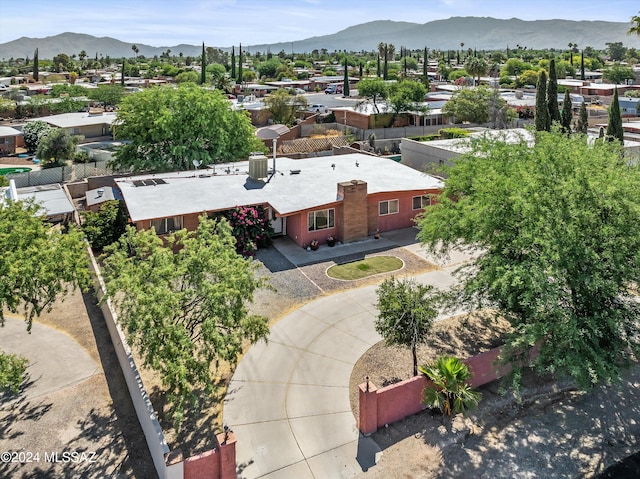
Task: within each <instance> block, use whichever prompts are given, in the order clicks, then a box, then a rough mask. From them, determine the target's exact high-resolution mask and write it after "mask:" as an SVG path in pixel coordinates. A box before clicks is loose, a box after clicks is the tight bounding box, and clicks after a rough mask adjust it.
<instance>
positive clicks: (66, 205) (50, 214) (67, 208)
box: [3, 180, 75, 224]
mask: <svg viewBox="0 0 640 479" xmlns="http://www.w3.org/2000/svg"><path fill="white" fill-rule="evenodd" d="M3 196H4V199H7V200H9V201H28V200H33V202H34V203H36V204H38V205H40V207H41V210H40V211H41V212H42V214H43V215H45V216H46V217H47V221H49V222H50V223H63V224H67V223H69V222H70V221H72V220H73V215H74V213H75V208H74V207H73V202H72V201H71V199H70V198H69V196H68V195H67V192H66V191H65V190H64V188H63V187H62V185H60V184H59V183H54V184H51V185H42V186H29V187H26V188H16V184H15V181H14V180H9V187H8V188H6V189H5V191H4V195H3Z"/></svg>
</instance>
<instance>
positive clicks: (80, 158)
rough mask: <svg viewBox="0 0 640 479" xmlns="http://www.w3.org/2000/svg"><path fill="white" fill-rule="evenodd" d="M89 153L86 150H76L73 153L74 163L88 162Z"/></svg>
mask: <svg viewBox="0 0 640 479" xmlns="http://www.w3.org/2000/svg"><path fill="white" fill-rule="evenodd" d="M89 161H90V158H89V154H88V153H87V152H86V151H76V152H75V153H74V154H73V162H74V163H89Z"/></svg>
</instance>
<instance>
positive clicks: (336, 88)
mask: <svg viewBox="0 0 640 479" xmlns="http://www.w3.org/2000/svg"><path fill="white" fill-rule="evenodd" d="M324 92H325V94H327V95H335V94H336V93H342V83H334V84H332V85H329V86H328V87H327V89H326V90H325V91H324Z"/></svg>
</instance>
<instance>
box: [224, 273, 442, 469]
mask: <svg viewBox="0 0 640 479" xmlns="http://www.w3.org/2000/svg"><path fill="white" fill-rule="evenodd" d="M416 279H417V280H418V281H420V282H423V283H428V284H434V285H437V286H438V287H440V288H446V287H449V286H450V285H451V284H453V283H454V282H455V280H454V278H453V276H451V274H450V273H449V272H447V271H446V270H438V271H432V272H429V273H425V274H423V275H420V276H418V277H416ZM376 301H377V296H376V286H368V287H364V288H360V289H354V290H349V291H346V292H343V293H337V294H333V295H331V296H325V297H322V298H320V299H317V300H315V301H312V302H310V303H308V304H306V305H304V306H303V307H301V308H299V309H298V310H295V311H293V312H292V313H290V314H288V315H287V316H285V317H284V318H283V319H281V320H280V321H279V322H278V323H277V324H276V325H275V326H274V327H273V328H272V329H271V334H270V336H269V342H268V343H259V344H257V345H255V346H253V347H252V348H250V349H249V351H248V352H247V354H245V356H244V357H243V358H242V360H241V361H240V363H239V365H238V367H237V369H236V371H235V374H234V375H233V378H232V380H231V383H230V385H229V388H228V392H227V396H226V398H225V405H224V421H225V424H227V425H228V426H229V427H230V428H231V429H232V430H233V431H234V432H235V435H236V438H237V441H238V442H237V448H236V453H237V456H236V463H237V465H238V470H239V477H241V478H244V479H254V478H268V479H284V478H296V479H313V478H315V479H320V478H347V477H353V476H355V475H356V474H357V473H359V472H361V471H362V470H366V468H367V467H368V466H372V465H373V464H374V462H373V457H374V455H375V452H376V451H375V448H376V447H377V446H375V444H374V443H373V441H371V440H369V439H366V438H361V437H359V432H358V429H357V427H356V421H355V418H354V416H353V413H352V412H351V407H350V404H349V379H350V376H351V372H352V370H353V366H354V364H355V363H356V362H357V360H358V359H359V358H360V356H362V354H364V352H365V351H367V350H368V349H369V348H370V347H371V346H373V345H374V344H376V343H377V342H379V341H380V340H381V339H382V338H381V336H380V335H379V334H378V333H377V332H376V331H375V328H374V320H375V317H376V315H377V310H376V308H375V306H374V305H375V303H376ZM363 379H364V378H363Z"/></svg>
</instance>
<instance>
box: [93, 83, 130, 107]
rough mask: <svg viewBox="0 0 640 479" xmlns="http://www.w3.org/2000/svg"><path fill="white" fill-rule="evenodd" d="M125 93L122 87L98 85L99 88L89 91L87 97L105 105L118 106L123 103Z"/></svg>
mask: <svg viewBox="0 0 640 479" xmlns="http://www.w3.org/2000/svg"><path fill="white" fill-rule="evenodd" d="M124 92H125V90H124V88H122V87H121V86H120V85H115V84H114V85H98V88H94V89H92V90H89V91H88V92H87V96H88V97H89V98H91V99H92V100H95V101H98V102H100V103H104V104H105V105H110V106H116V105H119V104H120V102H121V101H122V98H123V97H124Z"/></svg>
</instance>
